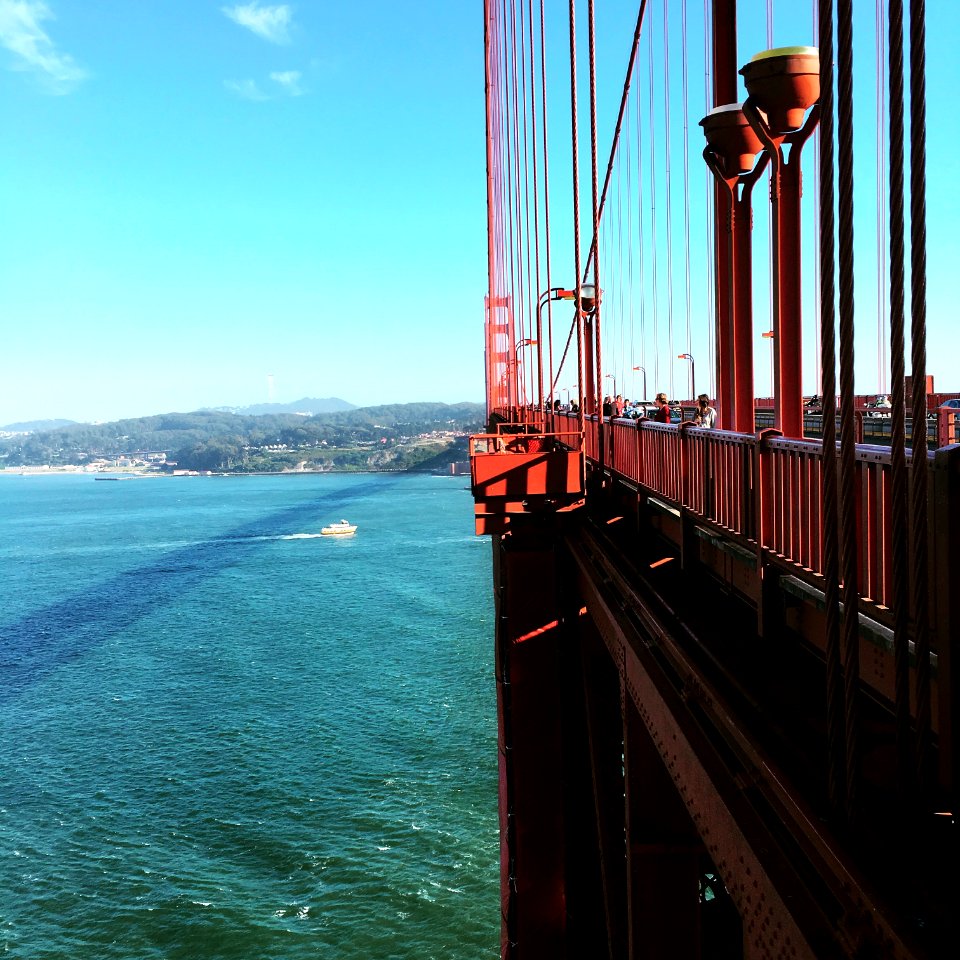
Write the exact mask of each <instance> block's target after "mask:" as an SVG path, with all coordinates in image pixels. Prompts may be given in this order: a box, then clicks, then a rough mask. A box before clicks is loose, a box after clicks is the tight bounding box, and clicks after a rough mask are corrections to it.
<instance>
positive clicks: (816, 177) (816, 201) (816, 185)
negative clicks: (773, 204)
mask: <svg viewBox="0 0 960 960" xmlns="http://www.w3.org/2000/svg"><path fill="white" fill-rule="evenodd" d="M810 6H811V15H812V17H813V25H812V29H813V45H814V46H815V47H819V46H820V22H819V17H818V11H817V7H818V0H811V4H810ZM821 131H822V124H817V129H816V130H814V131H813V137H814V140H813V143H814V166H813V220H814V223H815V224H816V225H817V226H816V229H815V230H813V231H811V233H812V236H813V242H814V249H816V245H817V244H818V243H819V236H818V235H819V229H820V143H821V136H822V133H821ZM813 290H814V294H813V331H814V333H813V357H814V371H813V372H814V378H813V382H814V384H816V385H817V389H819V384H820V258H819V257H816V256H815V257H814V260H813Z"/></svg>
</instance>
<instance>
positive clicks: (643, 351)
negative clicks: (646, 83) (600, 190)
mask: <svg viewBox="0 0 960 960" xmlns="http://www.w3.org/2000/svg"><path fill="white" fill-rule="evenodd" d="M639 77H640V64H639V63H638V64H637V78H638V80H639ZM637 250H638V252H639V255H640V270H639V277H638V282H639V285H640V366H642V367H643V368H644V370H646V368H647V310H646V305H647V285H646V283H645V282H644V275H645V273H646V271H645V269H644V264H645V263H646V259H647V251H646V247H645V245H644V242H643V110H642V100H641V97H640V90H639V89H638V90H637ZM643 392H644V393H646V392H647V391H646V390H644V391H643ZM643 399H644V400H649V399H650V398H649V397H644V398H643Z"/></svg>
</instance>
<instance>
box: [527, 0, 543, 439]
mask: <svg viewBox="0 0 960 960" xmlns="http://www.w3.org/2000/svg"><path fill="white" fill-rule="evenodd" d="M527 25H528V35H529V41H530V145H531V152H532V154H533V225H534V230H533V250H534V264H535V268H534V277H535V278H536V283H535V284H534V288H533V290H532V291H531V294H532V298H531V302H532V304H533V309H534V311H535V314H534V320H535V322H536V328H535V331H534V338H535V339H536V341H537V407H538V409H539V411H540V417H541V423H542V418H543V329H542V322H541V317H540V195H539V189H538V188H539V183H538V178H537V83H536V58H535V56H534V43H533V0H527ZM540 429H543V428H542V427H541V428H540Z"/></svg>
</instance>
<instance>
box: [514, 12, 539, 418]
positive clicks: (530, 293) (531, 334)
mask: <svg viewBox="0 0 960 960" xmlns="http://www.w3.org/2000/svg"><path fill="white" fill-rule="evenodd" d="M526 34H527V25H526V17H525V16H524V5H523V0H520V46H519V49H518V52H517V54H516V57H517V65H518V72H519V74H520V82H519V89H520V100H521V103H522V111H521V112H522V116H523V122H522V126H521V129H522V131H523V141H522V142H523V246H524V259H525V261H526V274H525V276H526V291H527V295H526V317H527V320H526V330H527V334H526V335H527V337H528V338H529V339H530V340H533V339H535V330H536V327H535V324H536V295H537V291H536V290H535V289H534V286H535V284H534V278H533V275H532V264H531V259H530V234H531V230H530V139H529V138H528V136H527V69H526V63H525V59H526ZM531 93H532V91H531ZM533 142H534V143H536V139H535V138H534V141H533ZM534 214H536V210H534ZM533 239H534V244H536V242H537V231H536V230H534V231H533ZM517 365H518V367H520V358H519V357H518V358H517ZM520 370H521V372H522V373H524V374H525V373H526V367H525V366H524V367H520ZM526 390H529V391H530V394H531V395H532V393H533V381H532V378H531V380H530V383H529V384H525V391H526ZM523 402H524V406H525V405H526V403H527V395H526V392H525V393H524V396H523Z"/></svg>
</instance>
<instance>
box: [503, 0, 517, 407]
mask: <svg viewBox="0 0 960 960" xmlns="http://www.w3.org/2000/svg"><path fill="white" fill-rule="evenodd" d="M502 9H503V22H504V37H503V78H504V92H503V108H504V109H503V125H504V133H505V134H506V136H505V138H504V146H503V152H504V168H505V169H504V177H503V179H504V184H505V186H506V210H505V211H504V222H505V224H506V226H507V229H506V233H507V237H506V238H505V244H504V245H505V247H506V251H505V260H506V263H505V266H504V288H505V292H506V294H507V299H508V302H509V304H510V307H509V322H508V324H507V348H506V353H507V361H506V370H507V398H508V403H507V406H509V407H514V406H515V405H516V403H517V396H516V389H515V382H516V371H515V370H514V371H513V376H511V371H510V348H511V347H512V345H513V341H514V339H516V337H515V333H516V316H517V311H516V305H517V304H516V296H515V294H516V282H515V276H514V268H515V266H516V245H515V242H514V223H515V219H514V202H513V181H514V166H515V164H514V162H513V155H514V153H515V151H513V150H512V149H511V146H510V144H511V138H510V134H511V130H512V127H513V123H512V120H511V117H512V113H511V110H510V100H511V97H510V91H509V90H508V89H507V82H508V78H509V76H510V51H509V43H508V38H507V35H506V30H507V27H506V24H507V19H508V18H507V3H506V0H503V8H502Z"/></svg>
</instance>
